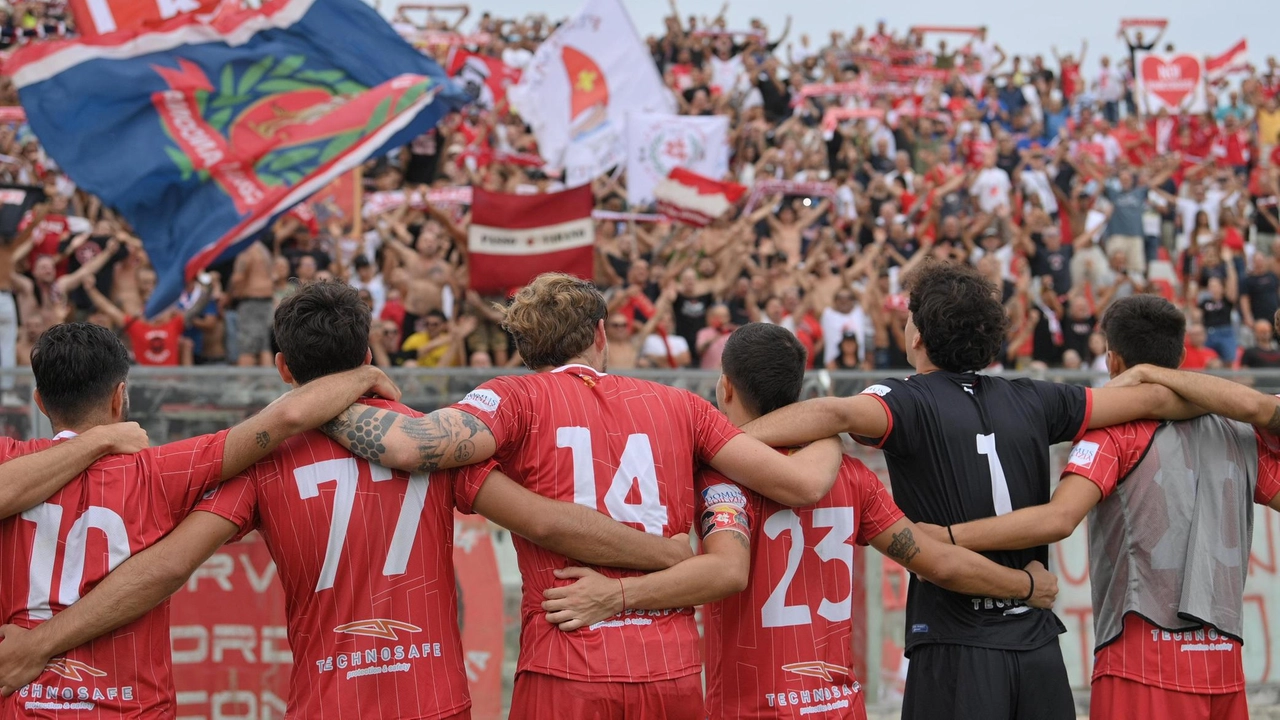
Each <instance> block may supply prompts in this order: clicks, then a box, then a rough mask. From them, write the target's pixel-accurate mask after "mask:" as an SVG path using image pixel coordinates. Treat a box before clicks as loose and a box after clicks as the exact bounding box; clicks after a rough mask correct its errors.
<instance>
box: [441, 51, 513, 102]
mask: <svg viewBox="0 0 1280 720" xmlns="http://www.w3.org/2000/svg"><path fill="white" fill-rule="evenodd" d="M447 70H448V73H449V77H452V78H454V79H456V80H457V81H458V82H460V83H462V85H463V86H464V87H466V88H467V92H468V93H470V94H471V95H472V96H473V97H475V98H476V101H477V102H478V103H479V104H480V106H481V107H485V108H498V109H501V110H505V109H506V105H507V88H509V87H511V86H512V85H515V84H516V83H518V82H520V70H519V69H518V68H513V67H511V66H509V65H506V64H504V63H503V62H502V61H501V60H499V59H498V58H493V57H489V56H487V55H479V54H477V53H473V52H471V51H469V50H463V49H461V48H454V50H453V52H451V53H450V54H449V67H448V68H447Z"/></svg>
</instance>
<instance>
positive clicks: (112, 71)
mask: <svg viewBox="0 0 1280 720" xmlns="http://www.w3.org/2000/svg"><path fill="white" fill-rule="evenodd" d="M5 70H6V73H7V74H10V75H12V76H13V80H14V84H15V85H16V86H17V87H18V89H19V96H20V98H21V100H22V104H23V107H24V108H26V111H27V117H28V121H29V123H30V125H31V127H32V129H33V130H34V131H35V132H36V134H37V135H38V136H39V138H40V141H41V143H42V144H43V145H44V147H45V148H46V150H47V151H48V152H49V154H50V155H52V156H53V158H54V159H55V160H57V162H58V164H59V166H60V167H62V168H63V169H65V170H66V172H67V174H68V175H70V176H71V178H72V179H73V180H75V181H76V183H77V184H78V185H79V186H80V187H83V188H84V189H86V190H88V191H89V192H92V193H94V194H96V195H98V196H99V197H101V198H102V200H103V201H104V203H105V204H106V205H108V206H111V207H115V208H117V209H118V210H119V211H120V212H121V213H122V214H123V215H124V217H125V218H126V219H127V220H128V221H129V222H130V223H131V224H132V225H133V227H134V229H135V230H136V231H137V233H138V235H139V236H140V237H141V238H142V240H143V244H144V246H145V247H146V250H147V253H148V255H149V256H150V257H151V261H152V263H153V264H154V265H155V267H156V270H157V274H158V278H159V280H158V284H157V286H156V290H155V292H154V293H153V294H152V296H151V298H150V300H149V301H148V302H147V313H148V314H149V315H151V314H155V313H157V312H159V311H160V310H163V309H164V308H165V307H167V306H168V305H170V304H171V303H172V302H173V301H174V300H176V299H177V297H178V295H179V293H180V292H181V290H182V287H183V285H184V279H185V278H192V277H194V276H195V275H196V274H197V273H199V272H200V271H201V270H202V269H203V268H204V267H206V266H207V265H209V264H210V263H213V262H216V261H218V260H219V259H220V258H223V257H231V256H233V255H234V254H235V252H237V251H238V250H239V249H240V248H241V247H242V246H243V245H244V244H245V243H246V242H247V241H248V240H250V239H251V238H252V237H253V236H254V235H256V234H257V233H258V232H259V231H261V230H262V229H263V228H265V227H267V226H268V224H269V223H270V222H271V221H272V220H273V219H274V218H275V217H277V216H278V215H280V214H281V213H283V212H285V211H286V210H288V209H289V208H291V207H292V206H294V205H296V204H297V203H299V202H301V201H303V200H305V199H306V198H307V197H308V196H309V195H311V194H312V193H315V192H317V191H318V190H320V189H321V188H323V187H324V186H325V185H327V184H328V183H329V182H330V181H332V180H333V179H335V178H336V177H338V176H339V175H341V174H342V173H344V172H347V171H349V170H351V169H353V168H354V167H356V166H357V165H360V164H361V163H362V162H363V161H364V160H365V159H366V158H369V157H371V156H373V155H375V154H378V153H380V152H384V151H386V150H388V149H390V148H393V147H396V146H398V145H402V144H404V143H407V142H408V141H409V140H410V139H412V138H414V137H417V136H418V135H421V134H422V133H423V132H425V131H426V130H428V129H430V128H431V127H432V126H434V125H435V124H436V123H437V122H438V121H439V120H440V118H441V117H442V116H443V115H444V114H445V113H446V112H448V111H450V110H452V109H454V108H457V107H459V106H460V105H461V104H463V103H464V102H466V95H465V93H463V92H462V90H461V88H459V87H458V86H457V85H455V84H454V83H453V82H452V81H450V80H449V79H448V78H447V77H446V76H445V74H444V72H443V71H442V70H441V68H440V66H439V65H437V64H436V63H435V62H433V61H432V60H430V59H428V58H427V57H425V56H423V55H422V54H420V53H418V52H417V51H415V50H414V49H413V48H412V47H410V46H409V45H408V44H407V43H406V42H405V41H404V40H402V39H400V37H399V36H397V35H396V33H395V32H394V31H392V29H391V28H390V26H388V25H387V23H386V21H385V20H383V19H382V18H381V17H379V15H378V14H377V12H376V11H374V10H373V9H372V8H370V7H369V6H367V5H365V4H364V3H362V2H360V0H324V2H316V1H315V0H267V2H265V3H263V5H262V7H261V8H260V9H258V10H247V9H241V8H239V7H238V5H237V4H234V3H223V4H222V5H221V6H219V11H218V13H217V14H216V15H214V16H212V17H209V16H200V15H195V14H185V15H179V16H177V17H174V18H172V19H170V20H167V21H165V22H163V23H160V24H158V25H148V26H146V27H144V28H142V29H137V28H121V29H120V30H118V31H116V32H114V33H107V34H104V35H102V36H101V37H97V38H91V39H80V40H69V41H56V42H48V43H41V44H36V45H31V46H28V47H25V48H23V49H22V50H19V51H18V52H17V53H16V54H15V55H14V56H13V58H12V59H11V60H10V62H9V63H8V64H7V65H6V68H5Z"/></svg>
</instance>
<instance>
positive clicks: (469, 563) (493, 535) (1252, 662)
mask: <svg viewBox="0 0 1280 720" xmlns="http://www.w3.org/2000/svg"><path fill="white" fill-rule="evenodd" d="M3 374H9V375H13V376H15V378H14V381H15V385H16V390H15V394H16V395H17V396H18V397H22V398H29V397H30V396H31V386H32V378H31V376H30V374H29V373H26V372H23V371H16V372H10V373H0V376H2V375H3ZM391 374H392V376H393V377H394V379H395V380H396V381H397V382H398V383H399V384H400V386H401V388H402V390H403V391H404V397H403V399H402V400H403V402H404V403H405V404H406V405H409V406H411V407H413V408H415V409H418V410H422V411H430V410H433V409H436V408H438V407H442V406H445V405H448V404H450V403H452V402H455V401H457V400H460V399H461V398H462V397H463V395H465V394H466V393H467V392H468V391H469V390H470V389H472V388H473V387H475V386H476V385H478V384H479V383H481V382H483V381H485V380H487V379H489V378H491V377H493V375H494V372H493V371H477V370H471V369H450V370H416V369H415V370H397V371H393V372H392V373H391ZM635 374H636V375H638V376H641V377H646V378H648V379H652V380H655V381H658V382H662V383H665V384H669V385H673V386H678V387H682V388H685V389H688V390H690V391H692V392H694V393H697V394H699V395H701V396H703V397H706V398H708V399H712V400H713V399H714V396H715V384H716V379H717V374H716V373H713V372H702V371H647V372H636V373H635ZM1225 374H1227V375H1228V376H1232V375H1234V376H1235V377H1237V379H1239V380H1240V381H1242V382H1247V383H1249V384H1252V385H1253V386H1254V387H1257V388H1259V389H1269V391H1270V392H1280V371H1267V372H1251V373H1225ZM882 377H884V374H883V373H874V372H873V373H849V372H815V373H811V374H810V375H809V377H808V378H807V379H806V382H805V387H804V396H805V397H816V396H824V395H832V394H836V395H847V394H852V393H856V392H859V391H861V389H862V388H864V387H866V386H867V385H869V384H873V383H874V382H875V381H877V380H879V379H881V378H882ZM1034 377H1040V378H1042V379H1047V380H1054V381H1058V382H1070V383H1077V384H1082V385H1095V384H1101V382H1103V381H1104V380H1105V378H1102V377H1100V376H1098V375H1096V374H1092V373H1087V372H1068V371H1050V372H1046V373H1041V374H1037V375H1034ZM285 389H286V387H285V385H284V384H283V383H282V382H281V381H280V378H279V376H278V375H276V373H275V371H274V370H270V369H248V370H246V369H240V368H183V369H172V370H159V369H154V368H136V369H134V371H133V372H132V374H131V376H130V380H129V395H130V400H131V419H133V420H136V421H138V422H139V423H141V424H142V425H143V427H145V428H146V429H147V431H148V433H149V434H150V437H151V440H152V443H153V444H159V443H163V442H168V441H173V440H180V439H183V438H187V437H191V436H193V435H197V434H200V433H206V432H213V431H216V430H220V429H222V428H225V427H227V426H229V425H232V424H234V423H236V422H238V421H240V420H241V419H243V418H245V417H247V416H249V415H251V414H252V413H254V412H256V411H257V410H259V409H261V408H262V407H263V406H265V405H266V404H267V403H269V402H270V401H271V400H273V399H274V398H275V397H277V396H278V395H279V394H280V393H281V392H283V391H284V390H285ZM0 423H2V424H3V426H4V432H5V433H6V434H7V435H9V436H11V437H18V438H28V437H37V436H45V437H47V436H49V435H50V434H51V430H50V428H49V426H48V423H47V421H46V420H45V419H44V418H43V416H41V415H40V413H39V412H38V411H37V410H36V409H35V407H34V404H28V405H22V406H9V407H4V408H0ZM1068 451H1069V446H1067V445H1060V446H1057V447H1055V448H1054V449H1053V469H1054V478H1055V481H1056V474H1057V472H1058V471H1059V470H1060V469H1061V468H1062V466H1063V464H1064V463H1065V460H1066V456H1067V453H1068ZM848 452H850V454H852V455H854V456H856V457H858V458H860V459H861V460H862V461H863V462H865V463H866V464H867V465H868V466H869V467H870V468H871V469H873V470H874V471H876V472H877V473H878V474H879V475H880V476H881V478H886V477H887V473H886V470H885V465H884V462H883V459H882V457H881V456H880V454H879V453H878V452H875V451H871V450H868V449H866V448H862V447H859V446H854V445H852V444H849V445H848ZM1086 524H1087V521H1086ZM1085 533H1086V527H1085V526H1081V527H1080V528H1079V529H1077V530H1076V532H1075V534H1074V535H1072V536H1071V537H1070V538H1069V539H1067V540H1065V541H1063V542H1061V543H1058V544H1057V545H1056V546H1054V547H1053V548H1052V551H1051V553H1050V560H1051V565H1052V568H1051V569H1052V570H1053V571H1054V572H1056V573H1057V574H1058V577H1059V579H1060V595H1059V598H1058V605H1057V608H1056V609H1057V612H1058V616H1059V617H1060V618H1061V619H1062V621H1063V623H1064V624H1065V625H1066V626H1067V634H1065V635H1063V636H1062V637H1061V645H1062V650H1063V655H1064V657H1065V659H1066V664H1067V670H1068V673H1069V675H1070V679H1071V684H1072V686H1073V688H1075V689H1076V690H1077V691H1078V694H1079V695H1081V696H1083V695H1085V694H1087V690H1088V685H1089V676H1090V672H1091V665H1092V647H1093V622H1092V611H1091V601H1090V593H1089V562H1088V543H1087V536H1086V534H1085ZM454 557H455V561H456V572H457V574H458V585H459V601H460V602H459V605H460V618H459V623H460V626H461V628H462V633H463V645H464V652H465V658H466V665H467V674H468V679H469V680H470V682H471V687H472V696H473V700H474V702H475V708H474V710H473V716H474V717H475V718H477V720H497V719H498V718H502V717H505V713H504V704H505V702H506V701H507V699H509V697H510V690H511V682H512V674H513V672H514V668H515V658H516V653H517V651H518V638H519V632H518V631H519V614H518V612H519V592H520V577H519V572H518V570H517V569H516V566H515V554H514V551H513V550H512V547H511V542H510V537H509V534H508V533H506V532H505V531H504V530H502V529H501V528H497V527H496V526H491V525H489V524H488V523H487V521H485V520H483V519H482V518H478V517H463V516H461V515H459V516H457V522H456V524H455V548H454ZM854 566H855V568H854V577H855V583H854V614H853V616H854V622H855V664H856V669H857V672H858V673H859V676H860V677H861V678H863V685H864V688H866V692H867V697H868V700H869V702H870V704H872V705H879V706H882V707H892V706H893V705H895V704H897V703H899V702H900V701H901V696H902V687H903V682H904V680H905V677H906V662H905V661H904V659H903V656H902V640H903V631H904V617H903V616H904V611H905V607H906V592H907V573H906V572H905V571H904V570H902V569H901V568H900V567H899V566H897V565H896V564H894V563H891V562H887V561H883V559H882V558H881V556H880V555H879V554H878V553H875V552H868V551H866V549H864V548H856V549H855V562H854ZM1244 608H1245V646H1244V663H1245V676H1246V678H1247V680H1248V682H1249V684H1250V686H1251V689H1253V690H1257V689H1260V688H1262V687H1264V686H1274V685H1277V681H1276V677H1277V674H1280V515H1277V513H1274V512H1271V511H1269V510H1265V509H1261V508H1260V509H1259V510H1258V512H1257V513H1256V515H1255V527H1254V539H1253V551H1252V555H1251V556H1250V561H1249V580H1248V583H1247V585H1246V595H1245V604H1244ZM172 647H173V660H174V669H175V678H176V681H177V684H178V690H179V693H178V704H179V712H178V717H179V718H184V719H185V720H196V719H197V718H200V719H204V720H250V719H253V720H267V719H268V718H277V719H278V718H281V717H283V714H284V708H285V703H286V700H287V697H288V679H289V672H290V667H289V666H290V664H291V662H292V656H291V654H290V652H289V646H288V640H287V638H286V635H285V620H284V598H283V593H282V591H281V589H280V584H279V581H278V580H277V579H276V570H275V565H274V563H273V562H272V561H271V558H270V556H269V555H268V553H267V551H266V548H265V546H264V545H263V543H262V541H261V540H260V539H259V538H258V537H257V535H256V534H254V535H250V536H249V537H248V538H246V539H245V540H243V541H241V542H239V543H236V544H233V545H228V546H226V547H225V548H223V549H222V550H221V551H220V552H218V553H217V554H216V555H214V556H213V557H212V558H210V559H209V561H208V562H206V563H205V564H204V565H203V566H202V567H201V568H200V569H199V570H198V571H197V572H196V573H195V575H193V576H192V578H191V579H190V581H188V582H187V584H186V586H185V587H184V588H183V589H182V590H181V591H180V592H179V593H178V594H177V595H176V596H175V597H174V601H173V630H172Z"/></svg>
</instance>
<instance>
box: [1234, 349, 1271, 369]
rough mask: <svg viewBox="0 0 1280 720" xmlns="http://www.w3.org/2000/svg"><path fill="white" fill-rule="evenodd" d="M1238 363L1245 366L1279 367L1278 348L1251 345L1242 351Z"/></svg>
mask: <svg viewBox="0 0 1280 720" xmlns="http://www.w3.org/2000/svg"><path fill="white" fill-rule="evenodd" d="M1240 364H1241V365H1243V366H1244V367H1247V368H1280V349H1277V348H1260V347H1251V348H1249V349H1248V350H1245V351H1244V355H1243V356H1242V357H1241V358H1240Z"/></svg>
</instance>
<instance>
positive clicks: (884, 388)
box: [862, 385, 893, 397]
mask: <svg viewBox="0 0 1280 720" xmlns="http://www.w3.org/2000/svg"><path fill="white" fill-rule="evenodd" d="M892 389H893V388H891V387H889V386H888V385H872V386H870V387H868V388H867V389H866V390H863V391H862V394H863V395H879V396H880V397H884V396H885V395H888V394H889V391H890V390H892Z"/></svg>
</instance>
